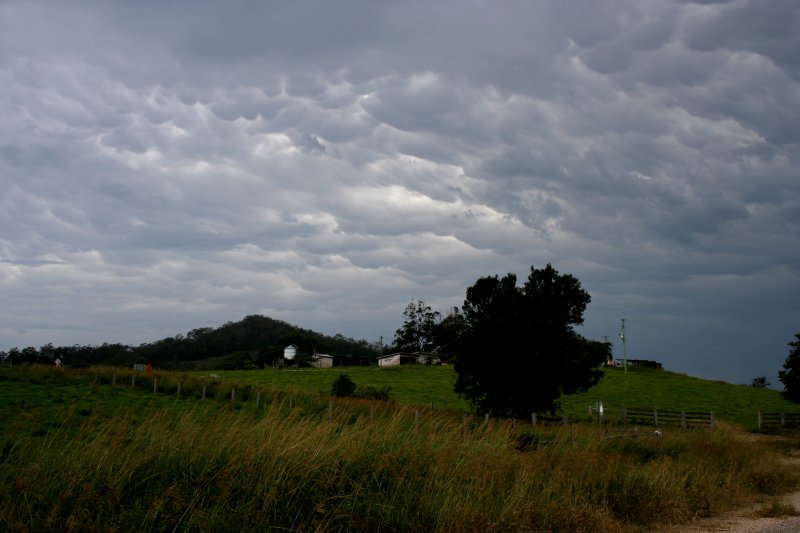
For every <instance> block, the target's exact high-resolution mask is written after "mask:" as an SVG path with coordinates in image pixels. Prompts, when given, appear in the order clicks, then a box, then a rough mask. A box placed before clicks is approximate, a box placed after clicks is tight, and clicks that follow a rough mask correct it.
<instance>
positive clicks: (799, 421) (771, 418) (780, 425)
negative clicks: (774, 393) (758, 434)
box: [758, 411, 800, 431]
mask: <svg viewBox="0 0 800 533" xmlns="http://www.w3.org/2000/svg"><path fill="white" fill-rule="evenodd" d="M797 428H800V413H763V412H761V411H758V430H759V431H767V430H770V429H797Z"/></svg>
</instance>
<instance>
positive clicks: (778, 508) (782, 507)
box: [756, 500, 800, 518]
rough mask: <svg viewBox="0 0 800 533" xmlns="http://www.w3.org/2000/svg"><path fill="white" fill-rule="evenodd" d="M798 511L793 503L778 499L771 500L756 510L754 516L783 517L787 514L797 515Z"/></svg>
mask: <svg viewBox="0 0 800 533" xmlns="http://www.w3.org/2000/svg"><path fill="white" fill-rule="evenodd" d="M798 515H800V511H798V510H797V508H796V507H795V506H794V505H791V504H788V503H784V502H782V501H780V500H772V501H771V502H770V503H768V504H767V505H764V506H763V507H762V508H761V509H759V510H758V512H757V513H756V516H758V517H761V518H785V517H787V516H798Z"/></svg>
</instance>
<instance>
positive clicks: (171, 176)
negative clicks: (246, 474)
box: [0, 0, 800, 382]
mask: <svg viewBox="0 0 800 533" xmlns="http://www.w3.org/2000/svg"><path fill="white" fill-rule="evenodd" d="M799 12H800V7H796V6H795V5H794V3H792V2H788V1H787V2H769V3H765V2H748V1H741V0H736V1H731V2H668V3H665V2H647V1H646V2H628V3H622V4H616V5H615V6H614V7H613V8H612V7H611V6H605V5H603V4H600V3H597V2H589V1H587V2H579V3H569V4H564V3H561V2H539V3H533V4H530V5H527V4H526V5H511V4H508V5H499V4H484V3H480V2H470V3H466V4H464V3H463V2H459V3H455V2H453V3H451V2H436V3H432V4H424V3H417V4H415V3H412V4H402V5H400V4H398V5H395V4H386V5H383V4H375V3H374V2H364V3H359V2H348V3H347V5H331V4H327V3H324V2H310V3H309V2H306V3H292V4H285V5H284V4H278V3H272V2H266V3H263V2H247V1H242V2H235V3H219V2H204V3H203V4H202V5H200V6H195V8H194V9H192V10H187V8H186V6H185V5H182V4H181V3H177V2H176V3H167V4H159V5H155V4H153V5H150V4H141V5H139V4H130V5H128V4H126V5H96V4H94V3H83V2H78V3H74V4H71V5H70V6H69V8H66V7H65V6H60V5H54V4H51V3H46V2H6V3H4V4H3V5H2V6H0V84H2V86H3V87H4V90H3V91H2V93H0V182H1V183H2V186H3V190H4V194H3V195H2V197H0V228H2V229H0V288H2V291H3V295H4V298H3V299H2V302H0V317H2V321H1V322H0V340H1V341H2V346H0V349H5V348H8V347H11V346H26V345H34V346H40V345H42V344H45V343H47V342H54V343H56V344H71V343H75V342H77V343H100V342H104V341H109V342H112V341H113V342H116V341H120V342H127V343H139V342H145V341H151V340H154V339H157V338H160V337H163V336H166V335H174V334H176V333H180V332H186V331H188V330H190V329H193V328H195V327H200V326H205V325H218V324H221V323H223V322H225V321H228V320H236V319H238V318H241V317H242V316H245V315H247V314H253V313H263V314H267V315H270V316H273V317H275V318H279V319H283V320H287V321H289V322H294V323H297V324H299V325H302V326H304V327H309V328H314V329H320V330H323V331H326V332H329V333H335V332H342V333H344V334H346V335H348V336H354V337H363V338H367V339H369V340H377V338H378V337H379V336H381V335H383V337H384V339H390V338H391V336H392V333H393V331H394V330H395V329H396V327H398V325H399V321H400V317H401V313H402V309H403V308H404V307H405V304H406V303H407V302H408V301H409V300H410V299H411V298H421V299H424V300H425V301H426V302H428V303H430V304H433V305H434V306H436V307H439V308H441V309H443V310H445V309H447V308H449V307H451V306H452V305H459V304H460V303H461V301H462V300H463V297H464V291H465V289H466V287H467V286H469V285H471V284H472V283H473V282H474V281H475V280H476V279H477V278H478V277H479V276H481V275H488V274H501V275H502V274H505V273H507V272H515V273H517V275H518V277H519V278H524V277H525V276H526V275H527V271H528V269H529V268H530V266H531V265H532V264H535V265H536V266H543V265H544V264H545V263H547V262H552V263H553V265H554V266H555V267H556V268H557V269H558V270H559V271H561V272H570V273H573V274H574V275H576V276H577V277H578V278H579V279H580V280H581V281H582V283H583V285H584V287H585V288H586V289H587V290H589V291H590V293H591V294H592V296H593V302H592V304H590V306H589V311H588V313H587V317H586V318H587V319H586V324H585V326H584V328H583V329H584V331H583V332H584V333H585V334H587V335H589V336H591V337H594V338H600V337H601V336H602V335H609V336H610V337H612V338H613V337H614V336H615V334H616V330H617V328H618V324H619V319H620V318H621V317H623V316H624V317H625V318H626V319H627V321H628V323H629V324H630V331H629V338H630V340H631V344H630V348H631V350H632V352H633V353H634V354H635V355H637V356H640V357H644V358H651V359H658V360H661V361H663V362H664V363H665V365H666V366H667V368H671V369H675V370H680V371H686V372H690V373H696V374H700V375H705V376H709V377H716V378H721V379H729V380H732V381H736V382H744V381H749V379H750V378H752V377H754V376H755V375H760V374H765V375H768V376H770V377H771V379H772V380H773V381H775V379H774V375H775V373H776V372H777V370H778V368H779V366H780V364H781V362H782V361H783V358H784V357H785V354H786V350H785V343H786V342H788V341H789V340H791V338H792V336H793V334H794V333H795V332H796V331H797V330H798V324H799V323H800V311H799V310H798V307H797V304H796V302H795V300H796V298H792V295H795V294H798V293H800V291H799V289H800V279H799V276H798V269H797V265H798V264H800V246H798V237H799V236H800V222H798V221H800V183H799V182H798V179H797V170H796V169H797V168H798V162H799V161H798V160H799V159H800V153H799V151H798V141H799V140H800V139H799V136H800V130H798V128H797V126H796V124H798V123H800V116H798V109H800V88H799V87H800V85H798V72H800V71H799V70H798V62H800V59H798V58H800V53H798V52H800V50H798V49H799V48H800V46H798V37H797V36H798V35H800V31H798V30H800V28H798V24H799V22H798V21H800V15H799ZM12 21H13V23H12Z"/></svg>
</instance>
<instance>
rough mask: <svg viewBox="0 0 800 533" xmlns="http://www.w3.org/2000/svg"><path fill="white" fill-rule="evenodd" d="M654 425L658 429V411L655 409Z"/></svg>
mask: <svg viewBox="0 0 800 533" xmlns="http://www.w3.org/2000/svg"><path fill="white" fill-rule="evenodd" d="M653 425H654V426H656V427H658V409H653Z"/></svg>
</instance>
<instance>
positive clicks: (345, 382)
mask: <svg viewBox="0 0 800 533" xmlns="http://www.w3.org/2000/svg"><path fill="white" fill-rule="evenodd" d="M355 392H356V384H355V383H354V382H353V380H352V379H350V376H348V375H347V374H340V375H339V377H338V378H336V379H334V380H333V384H332V385H331V395H333V396H336V397H337V398H347V397H349V396H353V395H354V394H355Z"/></svg>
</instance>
